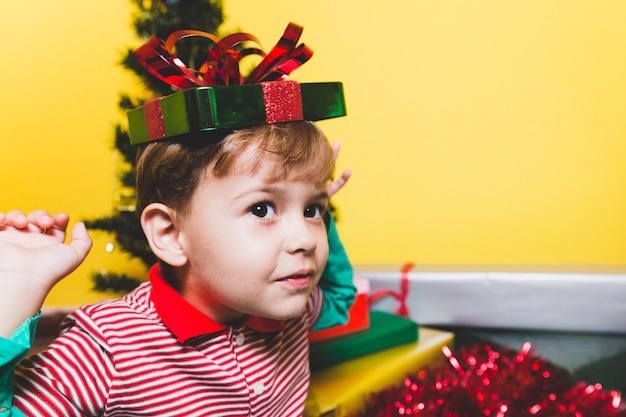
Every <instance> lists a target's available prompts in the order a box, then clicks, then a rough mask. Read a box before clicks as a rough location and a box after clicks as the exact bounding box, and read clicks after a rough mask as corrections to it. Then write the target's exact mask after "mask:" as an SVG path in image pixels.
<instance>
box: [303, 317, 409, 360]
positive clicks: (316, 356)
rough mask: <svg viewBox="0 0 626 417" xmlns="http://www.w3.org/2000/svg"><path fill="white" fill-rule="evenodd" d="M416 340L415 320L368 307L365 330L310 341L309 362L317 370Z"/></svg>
mask: <svg viewBox="0 0 626 417" xmlns="http://www.w3.org/2000/svg"><path fill="white" fill-rule="evenodd" d="M417 340H418V324H417V323H415V322H414V321H413V320H411V319H408V318H406V317H402V316H398V315H395V314H391V313H387V312H384V311H370V326H369V328H368V329H367V330H363V331H361V332H358V333H355V334H352V335H347V336H343V337H338V338H335V339H327V340H324V341H320V342H315V343H311V346H310V348H309V358H310V366H311V369H312V370H318V369H322V368H326V367H328V366H331V365H336V364H338V363H341V362H345V361H347V360H350V359H354V358H357V357H361V356H365V355H368V354H371V353H374V352H379V351H382V350H384V349H389V348H392V347H395V346H399V345H403V344H407V343H411V342H416V341H417Z"/></svg>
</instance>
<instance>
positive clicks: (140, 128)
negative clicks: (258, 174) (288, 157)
mask: <svg viewBox="0 0 626 417" xmlns="http://www.w3.org/2000/svg"><path fill="white" fill-rule="evenodd" d="M286 83H288V82H287V81H274V82H272V84H273V85H279V86H283V85H287V84H286ZM292 83H295V82H292ZM298 85H299V95H300V97H298V99H299V100H301V107H302V109H301V110H302V113H301V115H299V116H294V117H291V118H290V119H286V120H279V121H291V120H311V121H315V120H322V119H329V118H334V117H341V116H345V115H346V106H345V99H344V94H343V85H342V84H341V83H340V82H324V83H303V84H298ZM281 105H282V103H281V100H274V102H273V103H269V105H268V103H267V96H266V94H264V89H263V86H262V85H261V84H246V85H231V86H223V85H220V86H213V87H196V88H189V89H186V90H181V91H178V92H176V93H173V94H171V95H169V96H165V97H160V98H157V99H154V100H151V101H149V102H146V103H145V104H144V105H143V106H142V107H139V108H137V109H134V110H131V111H130V112H128V128H129V135H130V141H131V143H132V144H138V143H143V142H148V141H151V140H157V139H162V138H171V137H175V136H179V135H184V134H187V133H196V132H202V131H212V130H218V129H237V128H243V127H249V126H257V125H262V124H266V123H269V122H271V121H269V122H268V120H269V118H270V114H269V113H270V110H268V109H271V108H273V107H274V106H281ZM289 106H291V105H289ZM291 107H293V106H291ZM291 107H289V108H287V111H289V110H290V108H291Z"/></svg>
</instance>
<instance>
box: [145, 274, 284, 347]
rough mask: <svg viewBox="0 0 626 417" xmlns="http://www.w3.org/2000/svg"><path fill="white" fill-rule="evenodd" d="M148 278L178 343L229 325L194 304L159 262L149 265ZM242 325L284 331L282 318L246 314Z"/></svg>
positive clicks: (159, 311) (269, 331) (159, 309)
mask: <svg viewBox="0 0 626 417" xmlns="http://www.w3.org/2000/svg"><path fill="white" fill-rule="evenodd" d="M148 278H149V279H150V283H151V284H152V293H151V296H150V297H151V299H152V302H154V305H155V308H156V311H157V313H158V315H159V317H161V320H163V323H164V324H165V326H167V328H168V329H170V330H171V331H172V333H174V335H175V336H176V338H177V339H178V341H179V342H181V343H184V342H186V341H188V340H189V339H192V338H194V337H198V336H203V335H207V334H211V333H218V332H221V331H223V330H225V329H227V328H228V327H229V326H225V325H223V324H219V323H216V322H214V321H213V320H212V319H211V318H210V317H209V316H207V315H206V314H204V313H202V312H201V311H200V310H198V309H197V308H195V307H194V306H192V305H191V304H190V303H189V302H188V301H187V300H185V299H184V298H183V296H182V295H180V294H179V293H178V292H177V291H176V290H175V289H174V288H172V287H171V286H170V285H169V284H168V283H167V281H165V279H164V278H163V276H162V275H161V268H160V267H159V265H158V264H156V265H154V266H153V267H152V268H150V271H149V273H148ZM243 325H244V326H247V327H249V328H251V329H253V330H256V331H259V332H263V333H271V332H277V331H280V330H283V328H284V325H283V322H282V321H280V320H272V319H267V318H264V317H259V316H253V315H247V316H246V317H245V319H244V321H243Z"/></svg>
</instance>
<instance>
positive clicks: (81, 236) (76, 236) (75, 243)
mask: <svg viewBox="0 0 626 417" xmlns="http://www.w3.org/2000/svg"><path fill="white" fill-rule="evenodd" d="M70 245H71V246H72V247H74V249H75V250H76V253H77V254H78V256H79V257H80V261H82V260H83V259H85V257H86V256H87V254H88V253H89V250H90V249H91V245H92V241H91V237H89V234H88V233H87V228H86V227H85V223H82V222H80V223H76V224H75V225H74V227H73V228H72V238H71V241H70Z"/></svg>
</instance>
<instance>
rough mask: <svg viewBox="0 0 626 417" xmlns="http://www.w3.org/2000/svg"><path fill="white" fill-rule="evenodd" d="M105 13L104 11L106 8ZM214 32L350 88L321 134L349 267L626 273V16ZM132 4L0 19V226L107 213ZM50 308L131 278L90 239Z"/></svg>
mask: <svg viewBox="0 0 626 417" xmlns="http://www.w3.org/2000/svg"><path fill="white" fill-rule="evenodd" d="M100 3H102V4H100ZM224 11H225V12H226V14H227V15H228V16H229V21H228V23H227V25H226V26H225V29H226V30H228V29H230V30H232V29H238V30H243V31H246V32H249V33H252V34H254V35H256V36H257V37H258V38H259V39H261V41H262V42H263V46H264V48H265V49H266V50H269V49H270V48H271V47H272V46H273V45H274V43H275V42H276V41H277V40H278V38H279V36H280V34H281V33H282V31H283V29H284V28H285V26H286V24H287V23H288V22H289V21H294V22H296V23H298V24H301V25H303V26H304V28H305V29H304V34H303V38H302V40H303V41H304V42H305V43H307V44H308V45H309V46H311V47H312V48H313V49H314V51H315V55H314V57H313V59H312V60H311V61H310V62H309V63H307V64H306V65H304V66H303V67H302V68H301V69H299V70H297V71H296V72H295V73H294V74H293V76H292V78H293V79H296V80H298V81H302V82H306V81H335V80H339V81H343V82H344V86H345V90H346V98H347V103H348V112H349V116H348V117H347V118H342V119H336V120H329V121H324V122H321V123H320V126H321V127H322V128H323V129H324V130H325V131H326V132H327V134H328V135H329V137H330V138H331V140H338V141H340V142H341V143H342V145H343V151H342V154H341V157H340V167H339V168H340V169H343V168H345V167H350V168H352V169H353V171H354V176H353V178H352V180H351V181H350V186H349V187H347V188H346V189H345V190H344V191H342V192H341V193H340V194H339V195H338V196H337V198H336V201H335V203H336V204H337V205H338V206H339V208H340V211H341V219H340V223H339V228H340V233H341V234H342V237H343V240H344V243H345V244H346V247H347V249H348V252H349V254H350V256H351V258H352V260H353V261H354V262H355V263H356V264H358V265H365V267H368V266H371V265H372V264H396V263H401V262H405V261H414V262H418V263H420V264H424V265H452V266H454V265H457V266H458V265H468V266H470V267H476V266H477V265H487V266H490V267H498V268H503V267H507V266H509V265H514V266H515V267H522V268H534V269H536V268H551V267H554V266H558V265H566V266H578V267H580V268H581V269H586V268H597V267H599V266H607V265H610V266H618V267H624V266H626V118H625V117H624V113H626V26H625V25H624V24H623V22H624V21H626V3H623V2H614V1H602V0H601V1H597V2H588V1H582V0H580V1H569V0H568V1H565V0H559V1H550V2H545V1H508V2H502V1H496V0H485V1H481V2H468V1H464V0H452V1H447V2H430V1H422V0H419V1H407V0H404V1H400V0H391V1H387V2H380V1H372V0H362V1H360V2H357V3H354V2H336V1H330V0H317V1H315V2H308V1H304V2H284V1H277V0H265V1H263V2H251V1H249V0H226V1H225V4H224ZM130 13H131V7H130V2H129V1H127V0H110V1H108V2H84V1H80V0H68V1H64V2H46V1H43V0H34V1H31V2H29V3H28V5H26V4H21V3H19V2H4V3H3V4H2V5H0V34H1V35H2V37H3V39H4V40H5V42H4V45H3V48H4V51H3V52H4V54H3V55H4V58H3V64H2V67H1V69H0V76H1V77H2V80H3V81H4V83H3V88H2V96H3V100H2V102H0V123H1V126H2V133H1V139H0V140H1V141H2V148H1V149H2V151H1V152H2V154H1V155H2V164H1V165H0V190H1V194H0V211H6V210H9V209H11V208H20V209H23V210H32V209H34V208H40V207H44V208H48V209H49V210H51V211H60V210H64V211H67V212H69V213H70V214H71V215H72V217H73V219H74V220H78V219H80V218H85V217H95V216H100V215H103V214H106V213H108V212H109V211H110V206H111V204H112V201H113V198H114V194H115V190H116V179H115V170H116V166H117V161H116V158H115V156H114V154H113V153H112V152H111V147H112V128H113V126H114V124H115V123H116V122H117V121H118V120H120V119H121V118H123V115H121V114H119V113H118V110H117V105H116V102H117V96H118V93H119V92H120V91H124V90H129V89H133V88H136V86H134V85H133V83H134V80H133V79H131V78H130V76H129V75H128V74H126V73H125V72H124V71H123V70H122V69H121V67H119V66H117V64H116V62H117V61H118V59H119V57H120V56H121V51H122V50H123V48H124V47H126V46H137V45H138V44H139V43H138V41H137V40H135V39H134V38H133V34H132V31H131V28H130V24H131V21H132V18H131V15H130ZM95 238H96V244H95V246H94V249H93V251H92V254H91V255H90V257H89V259H88V261H87V262H86V264H85V265H84V266H83V267H81V268H80V269H79V270H78V271H77V272H76V273H75V274H73V275H72V276H71V277H70V278H69V279H67V280H66V281H64V282H63V283H61V284H60V286H59V288H57V289H56V290H55V291H54V292H53V293H52V294H51V296H50V297H49V300H48V303H49V304H78V303H81V302H87V301H91V300H95V299H97V298H100V297H102V294H94V293H89V292H88V288H89V287H90V285H91V283H90V282H89V278H88V275H89V273H90V272H91V271H93V270H94V269H99V268H105V269H114V270H120V271H121V270H124V269H125V268H128V267H130V268H131V269H134V270H137V269H139V270H140V268H139V266H138V265H136V264H135V263H130V264H129V262H128V259H126V257H125V256H124V255H122V254H119V253H116V252H115V251H114V252H113V253H106V252H105V250H104V246H105V245H106V243H108V242H110V241H111V238H110V237H108V236H102V235H99V234H95Z"/></svg>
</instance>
